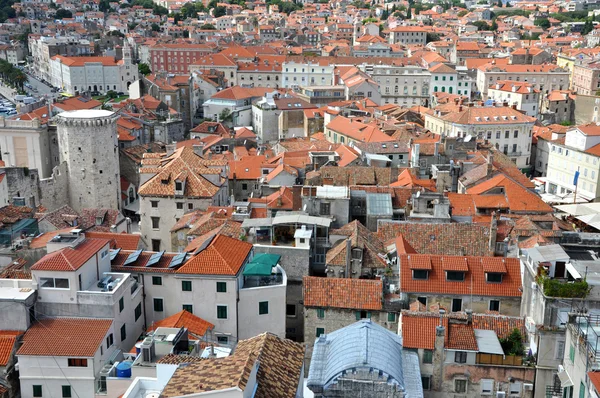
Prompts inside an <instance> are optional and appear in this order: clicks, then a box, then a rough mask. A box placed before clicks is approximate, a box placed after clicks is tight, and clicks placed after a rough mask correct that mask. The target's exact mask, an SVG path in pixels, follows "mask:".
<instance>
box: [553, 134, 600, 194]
mask: <svg viewBox="0 0 600 398" xmlns="http://www.w3.org/2000/svg"><path fill="white" fill-rule="evenodd" d="M577 172H579V177H578V180H577V198H578V199H584V200H588V201H591V200H594V199H595V198H597V197H598V196H600V181H598V179H599V178H600V126H597V125H595V124H589V125H582V126H577V127H575V128H573V129H572V130H568V131H567V134H566V136H565V143H564V144H559V143H558V142H553V143H550V155H549V156H548V174H547V176H546V178H547V180H546V192H547V193H550V194H554V195H559V196H563V197H564V196H566V195H567V194H570V193H573V192H574V191H575V184H574V182H575V173H577Z"/></svg>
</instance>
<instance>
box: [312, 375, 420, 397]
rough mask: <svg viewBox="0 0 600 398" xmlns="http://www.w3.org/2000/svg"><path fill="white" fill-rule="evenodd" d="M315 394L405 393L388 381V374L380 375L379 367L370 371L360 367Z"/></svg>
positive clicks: (398, 394) (373, 395)
mask: <svg viewBox="0 0 600 398" xmlns="http://www.w3.org/2000/svg"><path fill="white" fill-rule="evenodd" d="M409 393H410V392H409ZM315 396H316V397H319V396H321V397H336V398H341V397H348V398H350V397H361V398H381V397H386V398H403V397H405V394H404V391H402V389H401V388H400V387H399V386H398V385H396V384H392V383H388V380H387V375H383V376H380V375H379V371H378V370H377V369H375V370H370V371H369V370H367V369H358V370H355V371H354V372H352V373H347V374H346V376H342V377H339V378H338V379H337V380H336V382H335V383H332V384H331V385H330V386H329V388H327V389H326V390H325V391H323V392H319V393H317V394H316V395H315ZM408 396H410V395H408Z"/></svg>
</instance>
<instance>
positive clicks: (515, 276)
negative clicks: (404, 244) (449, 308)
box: [398, 254, 521, 297]
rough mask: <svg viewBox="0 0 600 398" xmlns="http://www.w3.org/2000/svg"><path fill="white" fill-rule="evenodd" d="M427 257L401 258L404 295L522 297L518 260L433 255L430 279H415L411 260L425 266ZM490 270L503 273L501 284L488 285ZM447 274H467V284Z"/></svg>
mask: <svg viewBox="0 0 600 398" xmlns="http://www.w3.org/2000/svg"><path fill="white" fill-rule="evenodd" d="M425 256H426V255H422V254H402V255H400V256H398V261H399V264H400V275H401V281H400V289H401V290H402V291H403V292H407V293H436V294H448V295H452V294H454V295H460V294H465V295H469V294H473V295H477V296H496V297H521V291H520V290H519V288H520V287H521V271H520V263H519V259H518V258H503V257H463V256H438V255H430V256H429V261H430V262H431V269H430V270H429V275H428V279H413V277H412V272H411V268H412V267H413V266H414V265H413V264H415V262H414V261H412V260H411V259H412V258H413V257H417V262H416V264H424V263H426V261H427V259H426V257H425ZM500 263H502V264H500ZM490 270H493V271H494V272H496V271H499V272H504V274H503V276H502V282H499V283H497V282H493V283H492V282H487V279H486V272H489V271H490ZM446 271H464V272H465V277H464V281H462V282H459V281H449V280H447V279H446Z"/></svg>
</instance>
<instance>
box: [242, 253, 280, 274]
mask: <svg viewBox="0 0 600 398" xmlns="http://www.w3.org/2000/svg"><path fill="white" fill-rule="evenodd" d="M280 258H281V256H280V255H279V254H270V253H260V254H257V255H256V256H254V258H253V259H252V261H250V262H249V263H248V265H246V268H245V269H244V272H243V275H246V276H269V275H271V274H272V272H273V267H275V266H277V263H278V262H279V259H280Z"/></svg>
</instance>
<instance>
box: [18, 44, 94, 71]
mask: <svg viewBox="0 0 600 398" xmlns="http://www.w3.org/2000/svg"><path fill="white" fill-rule="evenodd" d="M28 46H29V51H30V52H31V56H32V58H33V66H34V70H35V71H37V73H39V75H40V76H41V78H42V79H45V80H47V81H51V76H52V68H51V66H50V60H51V59H52V58H53V57H54V56H56V55H62V56H65V57H84V56H85V57H87V56H92V55H94V52H95V48H94V43H91V42H90V41H89V40H87V39H81V38H77V37H70V36H67V37H50V36H41V35H29V37H28Z"/></svg>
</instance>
